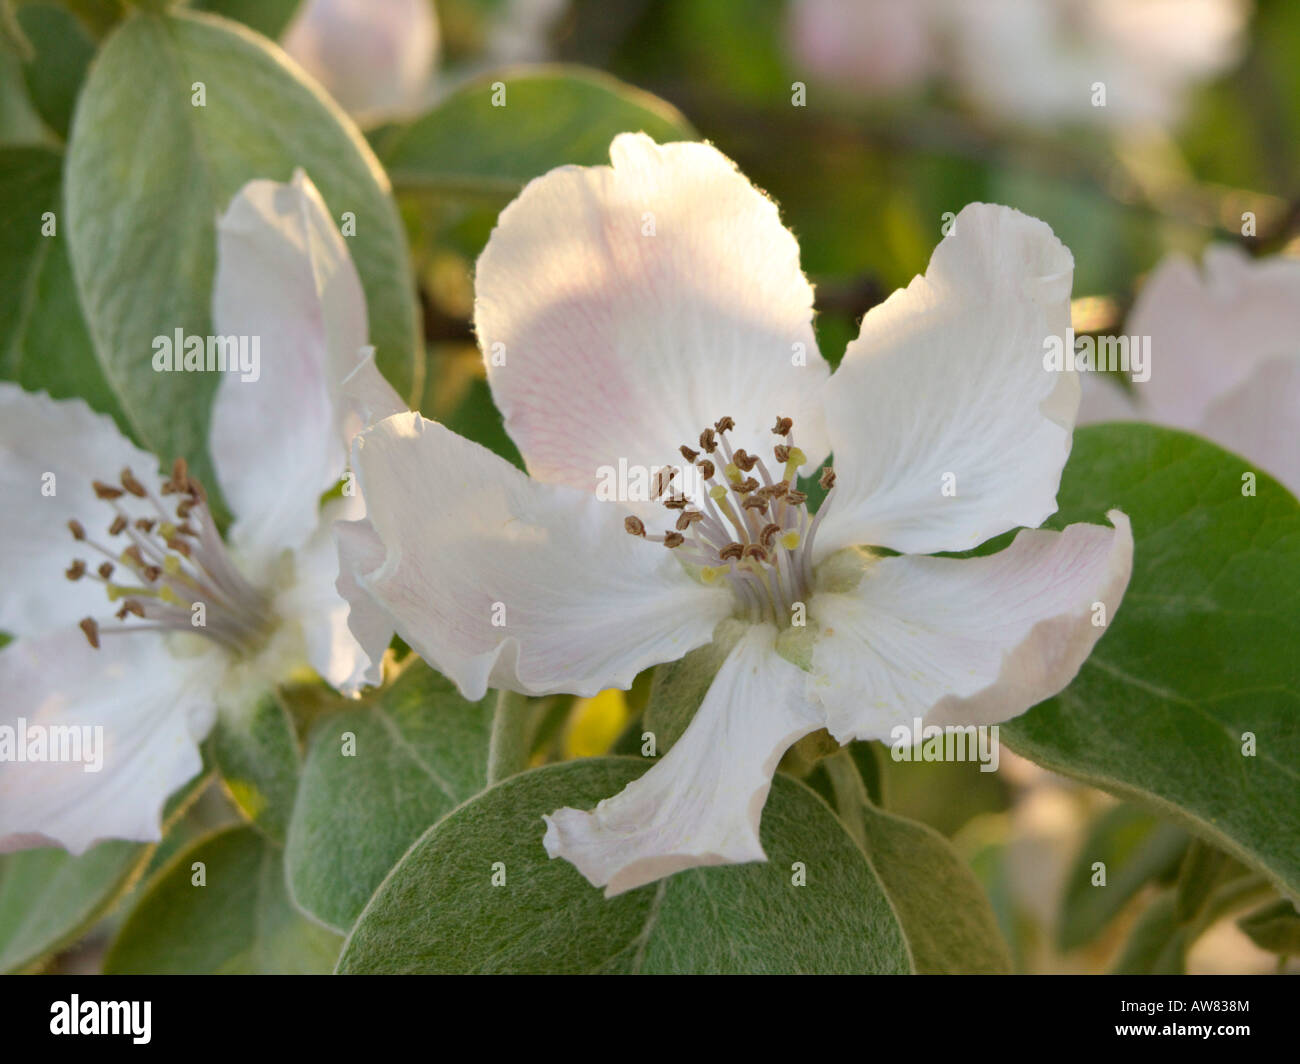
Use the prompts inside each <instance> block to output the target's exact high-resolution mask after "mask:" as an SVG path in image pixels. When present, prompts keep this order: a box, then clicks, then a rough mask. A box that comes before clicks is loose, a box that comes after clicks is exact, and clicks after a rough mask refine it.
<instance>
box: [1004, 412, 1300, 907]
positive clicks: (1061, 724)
mask: <svg viewBox="0 0 1300 1064" xmlns="http://www.w3.org/2000/svg"><path fill="white" fill-rule="evenodd" d="M1248 472H1249V473H1254V474H1256V477H1257V482H1256V491H1257V494H1255V495H1253V496H1251V495H1243V493H1242V492H1243V474H1245V473H1248ZM1059 499H1060V513H1059V514H1058V515H1057V516H1056V517H1054V518H1053V519H1052V522H1051V523H1052V525H1053V526H1056V527H1060V526H1061V525H1063V524H1066V523H1069V522H1072V521H1094V522H1095V521H1098V520H1099V519H1101V515H1102V513H1103V512H1104V511H1105V510H1107V509H1109V508H1111V507H1118V508H1119V509H1121V510H1123V511H1124V512H1125V513H1127V514H1129V516H1130V517H1131V518H1132V522H1133V534H1134V537H1135V541H1136V546H1135V549H1134V558H1133V578H1132V581H1131V582H1130V584H1129V588H1128V592H1127V593H1126V594H1125V596H1124V601H1123V603H1122V604H1121V605H1120V607H1119V609H1118V611H1117V612H1116V614H1115V616H1114V617H1112V618H1110V630H1109V631H1108V632H1107V633H1106V635H1105V636H1104V637H1103V638H1102V640H1101V641H1100V642H1099V643H1098V644H1097V647H1096V649H1095V650H1094V651H1093V653H1092V655H1091V656H1090V657H1089V658H1088V660H1087V661H1086V662H1085V663H1084V665H1083V668H1082V669H1081V670H1080V673H1079V675H1078V677H1077V678H1076V679H1075V681H1074V683H1072V684H1071V685H1070V687H1069V688H1067V689H1066V690H1065V691H1064V692H1062V693H1061V694H1060V695H1058V696H1057V697H1056V698H1053V699H1051V700H1049V701H1047V702H1044V703H1042V704H1041V705H1039V706H1037V707H1035V708H1034V709H1033V710H1031V711H1030V712H1029V713H1027V714H1025V715H1024V716H1022V717H1019V718H1017V719H1016V720H1013V721H1010V722H1008V723H1007V724H1004V725H1003V726H1002V738H1003V739H1005V740H1006V741H1007V743H1008V745H1010V746H1011V747H1012V748H1013V749H1015V750H1016V751H1017V752H1018V753H1021V754H1023V755H1024V756H1026V757H1029V758H1031V759H1032V760H1034V761H1037V762H1038V763H1039V764H1041V765H1044V766H1046V767H1047V768H1050V769H1054V770H1056V771H1058V772H1062V773H1065V774H1066V775H1070V776H1074V777H1076V778H1078V779H1082V780H1085V781H1086V782H1088V783H1091V784H1093V785H1095V786H1097V787H1101V788H1103V789H1105V790H1108V791H1111V792H1113V793H1115V794H1118V795H1120V796H1121V797H1126V798H1132V799H1134V800H1137V801H1141V802H1144V803H1146V804H1148V805H1150V806H1153V807H1154V808H1155V809H1156V810H1157V811H1159V812H1161V813H1162V814H1164V815H1167V816H1171V817H1174V818H1177V819H1178V820H1179V821H1180V822H1183V823H1186V824H1187V825H1188V826H1190V827H1191V828H1192V829H1193V830H1194V831H1195V832H1197V833H1198V834H1200V835H1202V836H1203V837H1205V838H1207V839H1208V840H1209V841H1211V842H1212V843H1213V844H1214V845H1216V846H1219V847H1221V848H1223V849H1225V850H1227V851H1228V852H1229V853H1230V854H1232V855H1233V856H1235V857H1238V858H1240V859H1241V860H1242V861H1244V862H1246V863H1247V864H1250V865H1252V866H1254V867H1255V868H1258V869H1260V870H1262V871H1263V872H1264V873H1265V874H1266V875H1268V876H1269V877H1270V878H1271V879H1272V880H1273V881H1274V882H1275V883H1276V884H1277V885H1278V886H1279V887H1280V888H1281V889H1282V890H1283V892H1284V893H1286V894H1288V895H1290V896H1291V897H1293V898H1295V897H1300V713H1298V712H1297V710H1300V656H1297V655H1296V653H1295V648H1296V646H1297V645H1300V610H1297V609H1296V602H1297V601H1300V502H1297V500H1296V499H1295V497H1294V496H1292V495H1291V494H1289V493H1288V492H1287V491H1286V490H1285V489H1284V488H1282V487H1281V486H1280V485H1278V484H1277V482H1276V481H1274V480H1272V479H1271V478H1270V477H1269V476H1268V475H1267V474H1265V473H1263V472H1262V471H1259V470H1258V469H1256V468H1255V467H1253V466H1252V465H1250V464H1249V463H1248V462H1246V461H1245V460H1244V459H1241V458H1238V457H1236V456H1234V455H1231V454H1228V453H1226V452H1224V451H1221V450H1219V449H1218V448H1216V447H1214V446H1213V445H1211V444H1209V443H1207V442H1205V441H1203V440H1200V439H1198V438H1196V437H1194V436H1190V435H1186V434H1184V433H1180V432H1174V431H1171V430H1167V429H1161V428H1156V427H1154V426H1150V425H1137V424H1133V425H1102V426H1095V427H1090V428H1086V429H1082V430H1080V431H1079V432H1077V433H1075V436H1074V450H1073V453H1072V455H1071V457H1070V461H1069V463H1068V465H1067V466H1066V469H1065V475H1064V478H1063V480H1062V484H1061V491H1060V496H1059ZM1247 733H1250V735H1252V736H1253V737H1254V743H1255V755H1254V756H1245V755H1244V754H1243V750H1244V749H1247V748H1248V747H1247V746H1246V743H1247V740H1245V739H1244V738H1243V736H1245V735H1246V734H1247Z"/></svg>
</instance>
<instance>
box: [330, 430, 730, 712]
mask: <svg viewBox="0 0 1300 1064" xmlns="http://www.w3.org/2000/svg"><path fill="white" fill-rule="evenodd" d="M353 468H354V469H355V470H356V472H357V476H358V479H359V481H360V484H361V490H362V495H363V496H364V498H365V501H366V509H367V516H368V518H369V521H370V523H371V525H372V526H373V529H374V534H375V535H376V536H377V537H378V539H379V541H380V542H381V543H382V544H383V547H384V550H385V555H384V558H383V561H382V563H381V564H380V565H379V566H378V568H376V569H373V570H371V571H362V572H355V575H354V576H353V579H354V581H355V582H356V583H357V584H359V585H360V587H361V588H362V589H363V590H364V591H365V592H366V593H368V594H369V595H370V596H372V597H373V598H374V600H375V601H376V602H377V603H378V604H379V606H381V607H382V608H383V609H384V611H385V612H386V613H387V615H388V617H389V620H390V622H391V625H392V627H393V629H394V630H395V631H396V632H397V633H398V634H399V635H401V637H402V638H403V639H405V640H406V642H407V643H409V644H410V645H411V647H412V648H413V649H414V650H416V651H417V652H418V653H419V654H420V656H421V657H423V658H424V659H425V660H426V661H428V662H429V663H430V664H432V665H433V666H435V667H436V668H437V669H439V670H440V671H442V672H443V673H444V674H445V675H446V676H448V677H449V678H451V679H452V680H453V681H455V683H456V685H457V686H458V687H459V688H460V690H461V693H462V694H463V695H464V696H465V697H466V698H469V699H471V700H476V699H479V698H482V697H483V694H484V692H485V691H486V689H487V688H488V687H489V686H491V687H505V688H509V689H511V690H516V691H522V692H524V693H527V694H550V693H555V692H571V693H574V694H579V695H594V694H596V693H597V692H599V691H602V690H604V689H605V688H607V687H622V688H626V687H629V686H630V685H631V683H632V680H633V679H634V678H635V677H636V675H637V673H639V672H640V671H641V670H642V669H645V668H648V667H649V666H651V665H655V664H658V663H659V662H663V661H671V660H674V659H676V658H679V657H681V656H682V655H683V654H685V653H687V652H688V651H690V650H693V649H694V648H695V647H697V646H701V645H702V644H704V643H707V642H708V641H709V639H710V638H711V636H712V632H713V628H714V625H716V624H717V622H718V621H720V620H722V618H724V617H725V616H726V615H727V614H728V613H730V612H731V609H732V599H731V595H730V592H728V591H725V590H723V589H721V588H719V587H716V586H715V587H712V588H707V587H704V586H703V585H701V584H698V583H696V582H695V581H693V580H692V579H691V578H690V577H689V576H688V575H687V574H686V570H685V569H684V568H683V567H682V566H681V564H680V563H679V562H678V561H677V559H676V558H674V557H673V556H672V554H671V552H669V551H668V550H667V549H666V548H665V547H663V546H662V545H660V544H656V543H651V542H649V541H647V540H644V539H639V538H636V537H633V536H630V535H628V534H627V533H626V532H625V531H624V529H623V517H624V515H625V513H626V511H624V510H623V509H622V508H621V507H619V506H617V505H615V504H612V503H605V502H600V501H599V500H597V499H596V498H595V496H593V495H591V494H589V493H587V492H582V491H578V490H576V489H574V488H569V487H566V486H563V485H555V484H541V483H538V482H537V481H534V480H530V479H529V478H528V477H526V476H524V475H523V474H522V473H521V472H519V470H517V469H515V468H514V467H513V466H512V465H510V463H508V462H506V461H505V460H504V459H502V458H500V457H498V456H497V455H495V454H493V453H492V452H491V451H488V450H487V449H486V448H483V447H480V446H479V445H478V444H475V443H471V442H470V441H469V440H466V439H463V438H462V437H460V436H457V435H456V434H455V433H454V432H451V431H449V430H447V429H446V428H444V427H443V426H441V425H439V424H438V423H437V422H434V421H428V420H426V419H425V418H422V417H420V415H419V414H414V413H410V414H399V415H396V416H395V417H390V418H387V419H386V420H384V421H382V422H380V423H379V424H378V425H376V426H375V427H374V428H372V429H370V430H369V431H367V432H365V433H363V434H362V435H361V436H359V437H357V439H356V441H355V442H354V444H353ZM347 561H348V559H346V558H345V564H346V563H347ZM346 587H347V582H346V581H345V582H344V583H343V584H342V585H341V587H340V590H345V589H346ZM353 602H354V604H355V599H354V600H353Z"/></svg>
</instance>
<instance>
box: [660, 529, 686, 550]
mask: <svg viewBox="0 0 1300 1064" xmlns="http://www.w3.org/2000/svg"><path fill="white" fill-rule="evenodd" d="M685 542H686V537H685V536H683V535H682V534H681V533H680V532H665V533H664V546H665V547H668V548H670V549H671V548H673V547H680V546H681V545H682V544H683V543H685Z"/></svg>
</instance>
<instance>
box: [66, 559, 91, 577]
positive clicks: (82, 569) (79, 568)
mask: <svg viewBox="0 0 1300 1064" xmlns="http://www.w3.org/2000/svg"><path fill="white" fill-rule="evenodd" d="M63 575H64V576H66V577H67V578H68V579H69V580H80V579H81V578H82V577H83V576H85V575H86V563H85V562H83V561H82V560H81V559H80V558H74V559H73V560H72V564H71V565H69V566H68V568H67V569H66V570H65V571H64V573H63Z"/></svg>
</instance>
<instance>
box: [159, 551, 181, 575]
mask: <svg viewBox="0 0 1300 1064" xmlns="http://www.w3.org/2000/svg"><path fill="white" fill-rule="evenodd" d="M180 571H181V560H180V558H178V557H177V556H176V555H175V554H168V555H167V556H166V557H165V558H163V572H164V573H166V574H167V575H168V576H175V575H176V574H177V573H179V572H180Z"/></svg>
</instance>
